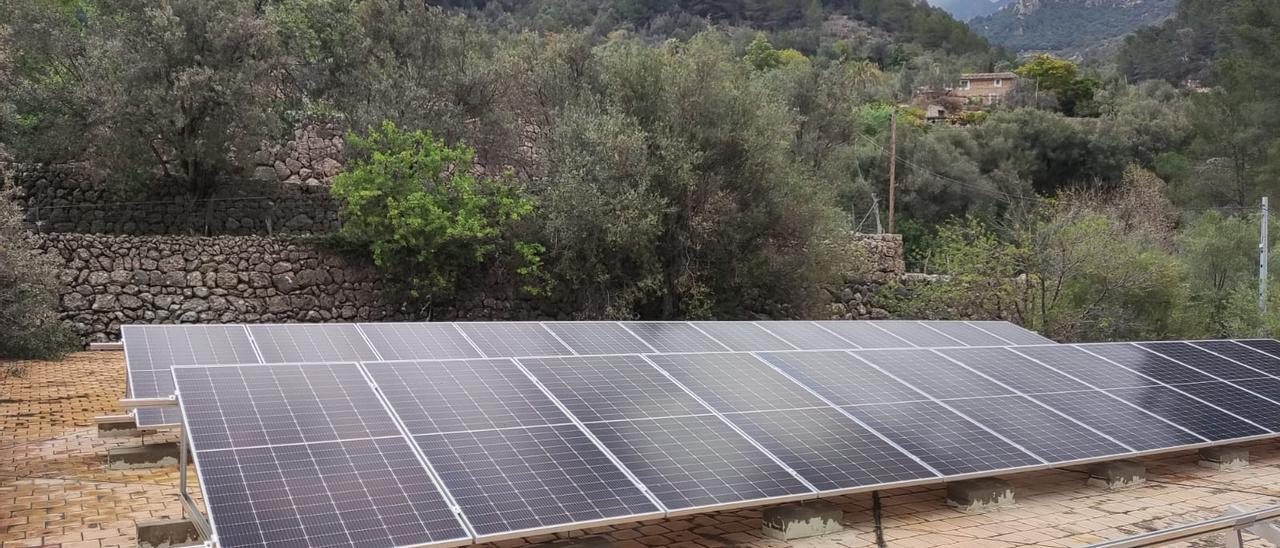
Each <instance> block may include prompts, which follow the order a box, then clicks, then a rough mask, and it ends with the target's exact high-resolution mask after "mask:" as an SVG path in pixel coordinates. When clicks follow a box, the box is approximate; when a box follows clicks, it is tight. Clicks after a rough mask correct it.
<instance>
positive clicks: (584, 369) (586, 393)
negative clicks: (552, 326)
mask: <svg viewBox="0 0 1280 548" xmlns="http://www.w3.org/2000/svg"><path fill="white" fill-rule="evenodd" d="M519 362H520V363H521V364H524V366H525V367H526V368H528V369H529V371H530V372H532V373H533V376H534V377H537V379H538V381H539V382H541V383H542V385H543V386H545V387H547V390H550V391H551V394H552V395H554V396H555V397H556V399H558V400H560V402H561V403H563V404H564V405H565V407H566V408H568V409H569V412H570V413H573V414H574V415H575V416H577V417H578V419H579V420H582V421H584V422H592V421H608V420H618V419H637V418H646V417H648V418H652V417H672V416H681V415H701V414H710V413H711V410H710V409H707V407H706V406H704V405H702V404H701V403H699V402H698V400H697V399H696V398H694V397H693V396H691V395H689V393H688V392H685V391H684V389H683V388H680V385H678V384H676V383H675V382H672V380H671V379H669V378H667V376H666V375H663V374H662V372H661V371H658V369H657V368H656V367H654V366H653V365H652V364H650V363H649V362H647V361H645V360H644V358H641V357H639V356H579V357H564V358H520V359H519Z"/></svg>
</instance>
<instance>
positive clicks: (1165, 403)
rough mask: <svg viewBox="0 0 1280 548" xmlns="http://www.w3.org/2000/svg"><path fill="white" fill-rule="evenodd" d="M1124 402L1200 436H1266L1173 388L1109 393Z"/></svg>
mask: <svg viewBox="0 0 1280 548" xmlns="http://www.w3.org/2000/svg"><path fill="white" fill-rule="evenodd" d="M1107 392H1110V393H1111V394H1114V395H1116V396H1119V397H1120V398H1123V399H1124V400H1125V401H1127V402H1129V403H1132V404H1134V405H1136V406H1138V407H1141V408H1143V409H1146V410H1147V411H1150V412H1152V413H1154V414H1156V415H1159V416H1160V417H1162V418H1164V419H1165V420H1168V421H1170V422H1173V423H1175V424H1177V425H1178V426H1181V427H1183V428H1186V429H1187V430H1190V431H1192V432H1195V433H1196V434H1199V435H1200V437H1203V438H1206V439H1209V440H1212V441H1222V440H1229V439H1234V438H1244V437H1249V436H1256V435H1259V434H1266V433H1267V431H1266V430H1263V429H1261V428H1258V427H1257V426H1254V425H1252V424H1249V423H1247V422H1245V421H1242V420H1240V419H1239V418H1237V417H1234V416H1231V415H1230V414H1228V413H1226V412H1223V411H1221V410H1219V409H1216V408H1214V407H1213V406H1210V405H1208V404H1206V403H1204V402H1201V401H1198V400H1195V399H1193V398H1191V397H1189V396H1186V395H1184V394H1182V393H1180V392H1178V391H1176V390H1174V389H1172V388H1168V387H1164V386H1150V387H1146V388H1121V389H1116V390H1108V391H1107Z"/></svg>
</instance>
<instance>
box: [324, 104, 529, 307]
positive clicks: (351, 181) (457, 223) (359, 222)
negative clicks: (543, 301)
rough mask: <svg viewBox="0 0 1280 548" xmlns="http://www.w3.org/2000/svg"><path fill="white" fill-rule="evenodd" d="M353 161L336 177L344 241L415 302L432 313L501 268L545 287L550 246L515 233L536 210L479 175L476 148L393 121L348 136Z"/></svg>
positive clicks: (513, 189) (518, 195) (507, 185)
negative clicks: (474, 168) (543, 268)
mask: <svg viewBox="0 0 1280 548" xmlns="http://www.w3.org/2000/svg"><path fill="white" fill-rule="evenodd" d="M347 146H348V147H349V148H350V149H351V150H352V151H353V153H354V154H353V156H354V157H353V158H352V159H351V160H350V161H349V162H348V164H347V166H346V169H345V170H344V171H343V172H342V173H341V174H339V175H338V176H337V177H336V178H334V183H333V194H334V196H335V197H337V198H339V199H340V200H341V201H342V202H343V203H344V204H345V207H344V210H343V225H342V231H341V236H342V238H343V239H345V240H346V241H347V242H348V243H350V244H353V245H355V246H357V247H358V248H360V249H365V250H367V252H368V253H369V255H370V256H372V258H373V261H374V264H376V265H377V266H378V267H379V269H381V270H382V271H383V272H384V273H385V274H386V275H387V276H388V278H389V279H390V280H393V281H395V282H398V283H400V284H402V286H403V287H404V289H405V290H406V294H407V297H408V299H409V301H410V302H412V303H414V304H419V305H425V306H430V305H431V304H433V303H434V302H438V301H440V300H444V298H445V297H449V296H452V295H454V294H455V293H458V292H461V291H464V290H466V289H469V288H470V287H471V286H470V285H468V284H469V283H470V282H475V281H478V280H480V279H485V280H493V278H492V277H486V276H484V273H485V272H486V267H488V271H489V272H493V271H497V272H499V273H504V272H505V273H506V274H510V275H512V277H513V278H519V279H520V280H523V281H526V282H527V281H537V277H538V276H539V275H540V271H539V266H540V253H541V252H542V246H540V245H538V244H536V243H532V242H528V241H524V240H522V239H520V238H518V237H516V235H515V231H516V226H515V223H516V222H517V221H519V220H520V219H522V218H524V217H526V216H529V215H530V214H532V213H533V210H534V203H533V201H532V200H530V199H529V198H527V197H525V196H523V195H522V194H521V193H520V191H519V190H518V188H517V187H515V186H513V185H512V184H510V183H508V182H506V181H503V180H500V179H477V178H476V177H474V176H472V175H470V174H469V172H468V170H469V169H470V168H471V165H472V151H471V150H470V149H468V148H466V147H463V146H458V147H452V148H451V147H448V146H445V144H444V142H443V141H440V140H438V139H435V138H433V137H432V136H431V134H430V133H426V132H422V131H414V132H407V131H402V130H400V129H398V128H396V126H395V125H394V124H392V123H391V122H384V123H383V124H382V127H381V128H380V129H370V130H369V133H368V136H366V137H361V136H359V135H355V134H349V135H348V136H347Z"/></svg>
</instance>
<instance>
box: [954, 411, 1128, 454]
mask: <svg viewBox="0 0 1280 548" xmlns="http://www.w3.org/2000/svg"><path fill="white" fill-rule="evenodd" d="M947 404H948V405H950V406H952V407H954V408H956V409H957V410H959V411H960V412H961V413H963V414H965V415H966V416H968V417H970V418H972V419H973V420H975V421H978V422H980V423H982V424H983V425H984V426H986V427H987V428H990V429H992V430H994V431H996V432H997V433H999V434H1000V435H1002V436H1004V437H1005V438H1008V439H1009V440H1011V441H1013V442H1014V443H1016V444H1018V445H1021V446H1022V447H1025V448H1026V449H1027V450H1028V451H1031V452H1032V453H1034V454H1035V455H1037V456H1039V457H1040V458H1042V459H1044V460H1045V461H1046V462H1067V461H1072V460H1080V459H1088V458H1097V457H1105V456H1112V455H1121V454H1124V453H1129V452H1130V450H1129V449H1128V448H1125V447H1123V446H1121V445H1119V444H1117V443H1115V442H1113V441H1111V440H1108V439H1107V438H1105V437H1103V436H1101V435H1099V434H1098V433H1096V432H1094V431H1092V430H1090V429H1088V428H1086V427H1084V426H1081V425H1079V424H1076V423H1075V422H1072V421H1070V420H1068V419H1066V418H1064V417H1062V416H1061V415H1058V414H1056V413H1053V412H1051V411H1049V410H1048V409H1045V408H1043V407H1041V406H1039V405H1036V404H1035V403H1032V401H1031V400H1029V399H1027V398H1025V397H1022V396H1007V397H997V398H974V399H964V400H952V401H948V402H947Z"/></svg>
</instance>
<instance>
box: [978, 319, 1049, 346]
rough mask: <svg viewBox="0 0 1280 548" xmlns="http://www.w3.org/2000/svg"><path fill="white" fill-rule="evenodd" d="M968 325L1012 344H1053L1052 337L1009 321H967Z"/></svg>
mask: <svg viewBox="0 0 1280 548" xmlns="http://www.w3.org/2000/svg"><path fill="white" fill-rule="evenodd" d="M969 325H972V326H974V327H977V328H979V329H981V330H983V331H986V332H988V333H991V334H992V335H995V336H997V337H1000V338H1002V339H1004V340H1006V341H1009V342H1010V343H1012V344H1017V345H1035V344H1055V343H1054V341H1053V340H1052V339H1049V338H1048V337H1045V336H1043V335H1041V334H1039V333H1036V332H1035V331H1031V330H1030V329H1026V328H1024V327H1021V326H1019V325H1017V324H1013V323H1009V322H969Z"/></svg>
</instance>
